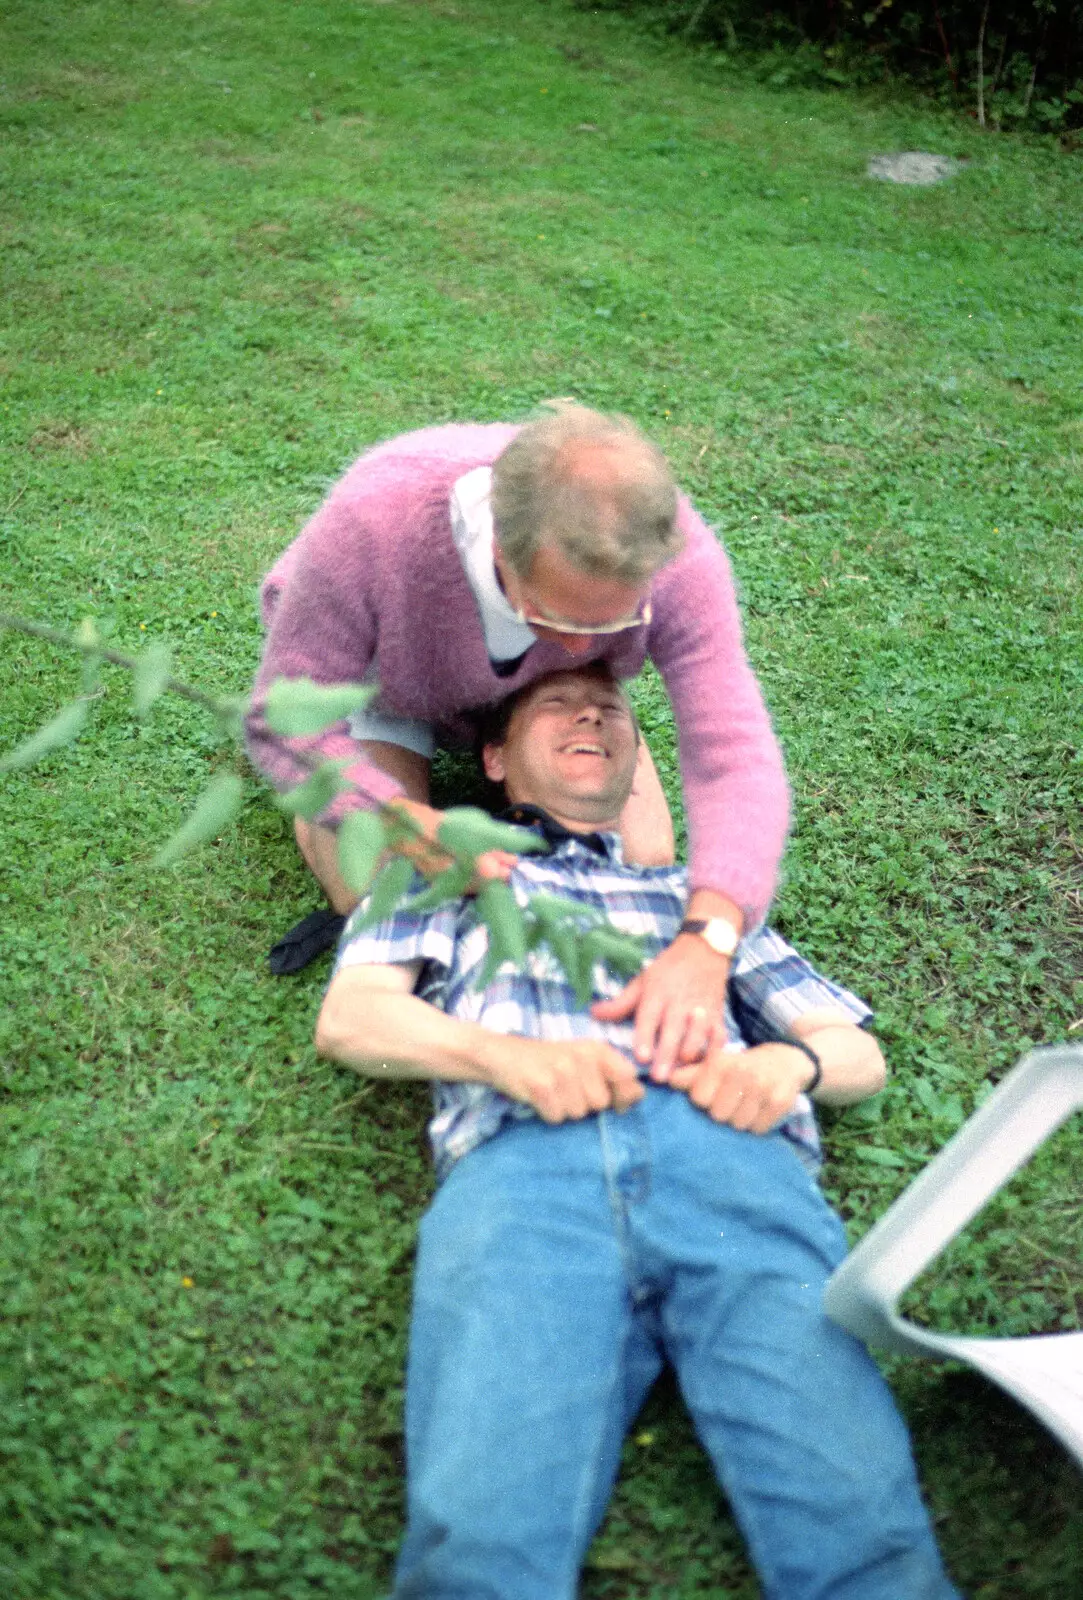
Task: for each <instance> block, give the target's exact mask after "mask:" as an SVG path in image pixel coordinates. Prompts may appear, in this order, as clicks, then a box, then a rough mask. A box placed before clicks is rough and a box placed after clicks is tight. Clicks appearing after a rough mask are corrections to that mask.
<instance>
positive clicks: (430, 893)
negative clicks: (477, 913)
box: [410, 861, 474, 911]
mask: <svg viewBox="0 0 1083 1600" xmlns="http://www.w3.org/2000/svg"><path fill="white" fill-rule="evenodd" d="M473 877H474V869H473V867H472V866H471V865H470V863H469V862H467V861H462V862H460V861H456V863H455V865H454V866H453V867H448V869H447V871H446V872H441V873H438V874H437V876H436V877H435V878H434V879H433V880H432V882H431V883H430V884H429V887H428V888H427V889H425V890H424V891H423V892H422V893H421V894H419V895H418V897H417V899H416V900H411V901H410V910H411V911H432V910H433V909H434V908H435V907H436V906H442V905H443V903H444V901H445V900H458V899H459V897H460V896H461V895H463V894H465V893H466V890H467V887H468V885H469V884H470V883H471V882H472V880H473Z"/></svg>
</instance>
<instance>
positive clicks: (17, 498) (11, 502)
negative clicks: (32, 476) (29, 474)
mask: <svg viewBox="0 0 1083 1600" xmlns="http://www.w3.org/2000/svg"><path fill="white" fill-rule="evenodd" d="M25 493H26V484H25V483H24V484H23V486H22V488H21V489H16V491H15V493H14V495H13V496H12V498H11V499H10V500H9V501H8V503H7V505H6V506H5V507H4V509H3V512H0V515H2V516H5V517H6V516H7V514H8V512H9V511H14V510H15V507H16V506H17V505H18V504H19V501H20V500H21V499H22V497H23V495H24V494H25Z"/></svg>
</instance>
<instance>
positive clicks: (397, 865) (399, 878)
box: [357, 856, 414, 928]
mask: <svg viewBox="0 0 1083 1600" xmlns="http://www.w3.org/2000/svg"><path fill="white" fill-rule="evenodd" d="M413 881H414V869H413V867H412V865H411V864H410V862H409V861H407V860H406V859H405V857H404V856H396V857H395V859H394V861H391V862H389V863H388V865H387V866H386V867H385V868H384V870H383V871H382V872H381V873H380V876H379V877H378V878H377V879H376V882H375V883H374V884H373V886H372V893H371V895H370V896H369V903H368V905H367V906H366V907H365V912H364V915H363V916H362V918H361V921H360V922H359V923H358V924H357V926H358V927H359V928H371V927H372V925H373V923H374V922H382V921H383V920H384V918H385V917H389V916H390V915H391V913H392V912H393V911H394V910H396V909H397V907H398V904H399V902H400V900H401V899H402V897H403V895H405V893H406V891H407V889H408V888H409V887H410V885H411V883H412V882H413Z"/></svg>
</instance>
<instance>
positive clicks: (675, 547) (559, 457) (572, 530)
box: [492, 401, 682, 585]
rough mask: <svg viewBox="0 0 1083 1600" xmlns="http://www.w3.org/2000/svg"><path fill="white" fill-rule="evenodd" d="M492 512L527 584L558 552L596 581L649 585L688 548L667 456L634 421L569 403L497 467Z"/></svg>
mask: <svg viewBox="0 0 1083 1600" xmlns="http://www.w3.org/2000/svg"><path fill="white" fill-rule="evenodd" d="M492 507H493V520H494V523H495V526H496V534H497V539H498V541H499V545H500V550H501V552H502V553H503V556H504V558H505V559H506V560H507V562H508V563H509V565H510V566H511V567H512V569H513V570H514V571H515V572H516V573H517V574H518V575H519V576H520V577H526V576H527V574H529V572H530V570H531V567H532V565H533V562H534V558H535V556H536V555H537V553H538V550H539V549H540V548H541V547H542V546H543V545H551V546H553V547H554V548H555V549H557V550H558V551H559V552H560V553H561V554H562V555H564V556H565V557H566V558H567V560H568V561H569V562H570V563H571V565H572V566H573V567H575V568H576V569H577V570H578V571H579V572H582V573H584V574H585V575H587V576H588V577H597V578H610V579H616V580H618V581H619V582H621V583H623V584H629V585H636V584H642V583H644V582H645V581H646V580H648V579H649V578H650V577H651V575H652V574H653V573H654V572H656V571H657V570H658V568H659V567H661V566H664V564H665V563H666V562H667V561H669V560H671V559H672V557H673V556H675V555H676V554H677V553H678V551H679V550H680V548H681V544H682V539H681V535H680V533H679V531H678V529H677V524H676V518H677V489H676V485H675V484H674V481H673V475H672V473H671V472H670V470H669V467H668V465H667V463H666V460H665V457H664V456H663V455H662V453H661V451H660V450H659V449H658V448H657V446H655V445H654V444H652V443H651V441H650V440H649V439H647V438H646V437H645V436H644V435H643V434H642V433H640V432H639V430H638V428H636V427H635V425H634V423H632V422H629V421H628V419H627V418H626V417H617V416H603V415H602V413H601V412H599V411H591V410H589V409H588V408H587V407H586V406H580V405H575V404H573V403H571V402H570V401H553V402H551V405H550V409H549V410H548V411H547V412H546V414H545V415H544V416H542V417H539V418H538V419H537V420H536V421H534V422H529V423H527V424H526V426H525V427H524V428H522V429H521V430H520V431H519V433H518V434H517V435H516V437H515V438H514V439H513V440H512V442H511V444H510V445H508V447H507V449H506V450H504V451H503V453H502V454H501V455H500V456H499V457H498V458H497V460H496V462H495V463H494V466H493V492H492Z"/></svg>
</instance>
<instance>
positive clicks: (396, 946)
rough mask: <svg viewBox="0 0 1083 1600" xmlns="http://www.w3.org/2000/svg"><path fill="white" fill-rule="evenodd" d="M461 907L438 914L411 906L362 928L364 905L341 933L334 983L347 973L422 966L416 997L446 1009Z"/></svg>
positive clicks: (419, 882)
mask: <svg viewBox="0 0 1083 1600" xmlns="http://www.w3.org/2000/svg"><path fill="white" fill-rule="evenodd" d="M424 887H425V880H424V879H423V878H421V877H417V878H415V881H414V885H413V888H414V889H415V890H418V891H420V890H421V889H422V888H424ZM459 905H460V902H459V901H457V900H451V901H448V902H447V903H446V904H444V905H442V906H437V907H436V908H435V909H434V910H430V911H413V910H411V908H410V903H409V901H407V902H406V903H405V904H404V905H400V906H399V907H398V909H397V910H396V911H394V912H393V913H392V915H391V916H390V917H387V918H385V919H384V921H382V922H375V923H373V924H372V925H371V926H370V927H367V928H362V927H360V926H359V924H360V923H361V921H362V919H363V917H364V914H365V901H362V902H361V904H360V905H359V906H358V908H357V910H356V911H355V912H354V913H353V915H352V916H351V917H350V920H349V922H347V924H346V926H345V928H344V929H343V931H342V938H341V939H340V940H339V946H338V954H337V955H336V957H335V966H334V971H333V972H332V974H331V976H332V978H334V977H337V976H338V974H339V973H340V972H343V971H345V969H346V968H347V967H369V966H372V967H398V966H408V965H411V964H412V963H413V962H415V961H420V962H421V971H420V973H419V975H418V979H417V982H416V983H415V985H414V993H415V994H418V995H420V997H421V998H422V999H423V1000H427V1001H428V1002H429V1004H430V1005H434V1006H442V1001H443V997H444V995H445V994H446V991H447V984H448V979H449V977H450V974H451V970H452V965H453V961H454V955H455V938H456V927H457V921H458V910H459Z"/></svg>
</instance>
